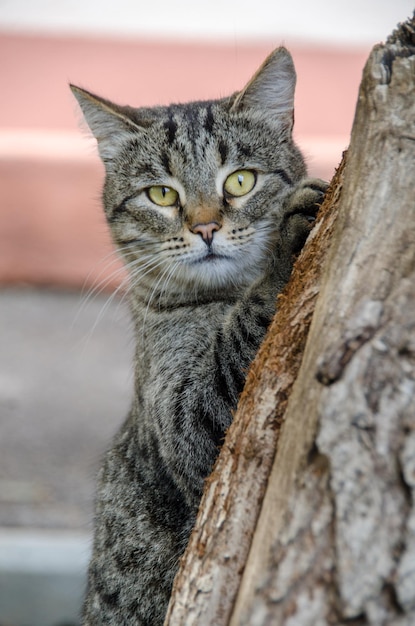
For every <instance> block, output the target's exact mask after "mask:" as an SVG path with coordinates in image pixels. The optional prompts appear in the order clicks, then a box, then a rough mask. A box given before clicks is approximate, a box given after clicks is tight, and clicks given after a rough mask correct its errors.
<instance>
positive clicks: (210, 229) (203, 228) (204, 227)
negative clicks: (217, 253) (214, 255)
mask: <svg viewBox="0 0 415 626" xmlns="http://www.w3.org/2000/svg"><path fill="white" fill-rule="evenodd" d="M220 228H221V226H220V224H218V222H209V223H208V224H194V225H193V226H192V227H191V229H190V230H191V231H192V233H195V235H200V236H201V237H202V239H203V241H204V242H205V244H206V245H208V246H210V245H211V244H212V241H213V233H215V232H216V231H217V230H220Z"/></svg>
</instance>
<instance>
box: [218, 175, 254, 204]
mask: <svg viewBox="0 0 415 626" xmlns="http://www.w3.org/2000/svg"><path fill="white" fill-rule="evenodd" d="M255 183H256V176H255V174H254V172H251V170H237V171H236V172H234V173H233V174H230V175H229V176H228V178H227V179H226V180H225V184H224V186H223V188H224V190H225V191H226V193H227V194H229V195H230V196H234V197H238V196H245V195H246V194H247V193H249V192H250V191H251V189H253V188H254V187H255Z"/></svg>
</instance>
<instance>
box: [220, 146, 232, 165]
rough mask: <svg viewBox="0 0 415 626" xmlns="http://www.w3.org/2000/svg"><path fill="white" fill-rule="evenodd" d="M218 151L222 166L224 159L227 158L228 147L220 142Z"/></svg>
mask: <svg viewBox="0 0 415 626" xmlns="http://www.w3.org/2000/svg"><path fill="white" fill-rule="evenodd" d="M218 150H219V155H220V160H221V164H222V165H224V164H225V163H226V159H227V158H228V152H229V150H228V146H227V145H226V143H225V142H224V141H222V140H221V141H219V145H218Z"/></svg>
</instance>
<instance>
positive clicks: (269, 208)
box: [74, 49, 305, 291]
mask: <svg viewBox="0 0 415 626" xmlns="http://www.w3.org/2000/svg"><path fill="white" fill-rule="evenodd" d="M294 84H295V73H294V68H293V65H292V61H291V57H290V56H289V55H288V53H287V52H286V51H285V50H282V49H279V50H278V51H276V52H275V53H274V54H273V55H271V57H269V58H268V59H267V61H266V62H265V64H264V66H263V67H262V68H261V69H260V70H259V72H258V73H257V74H256V75H255V76H254V78H253V79H252V81H251V82H250V83H249V84H248V85H247V87H246V88H245V90H244V91H242V92H241V93H240V94H237V95H236V96H233V97H231V98H227V99H224V100H218V101H213V102H199V103H189V104H184V105H173V106H170V107H158V108H154V109H130V108H127V107H118V106H116V105H113V104H111V103H109V102H107V101H103V100H102V99H99V98H97V97H96V96H92V95H91V94H88V93H86V92H84V91H81V90H78V89H75V90H74V91H75V95H76V96H77V98H78V100H79V101H80V104H81V106H82V109H83V111H84V114H85V117H86V119H87V121H88V123H89V125H90V127H91V129H92V130H93V132H94V134H95V136H96V138H97V139H98V145H99V149H100V154H101V157H102V159H103V161H104V163H105V166H106V182H105V190H104V205H105V211H106V215H107V219H108V221H109V223H110V225H111V229H112V233H113V237H114V240H115V241H116V243H117V244H118V246H119V248H120V250H121V252H122V254H123V255H124V256H125V258H126V260H127V266H128V267H129V269H130V274H131V277H132V281H133V283H134V281H144V282H145V283H148V284H149V285H152V286H153V288H154V285H155V282H156V283H157V281H158V284H159V285H160V289H165V288H166V285H167V284H169V285H170V286H173V285H174V286H176V287H177V286H180V287H181V288H186V289H189V288H190V289H194V290H195V291H199V290H204V289H209V290H211V289H217V288H223V287H226V286H229V287H231V286H234V285H236V286H237V285H246V284H249V283H250V282H252V280H254V279H255V277H256V276H257V275H258V274H259V273H260V272H261V270H262V269H263V267H264V264H265V263H266V262H267V259H268V257H269V255H270V254H271V247H270V239H271V237H272V233H273V232H274V231H275V229H276V228H277V227H278V225H279V224H278V221H279V220H280V219H282V215H281V203H282V200H283V198H284V197H285V196H286V194H287V193H288V192H289V191H290V189H291V188H292V186H293V184H295V183H296V182H297V181H298V180H299V179H300V178H301V177H303V176H304V174H305V167H304V163H303V160H302V157H301V155H300V153H299V152H298V150H297V149H296V148H295V146H294V145H293V143H292V138H291V128H292V114H293V94H294Z"/></svg>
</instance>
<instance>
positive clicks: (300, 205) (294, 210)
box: [285, 178, 328, 254]
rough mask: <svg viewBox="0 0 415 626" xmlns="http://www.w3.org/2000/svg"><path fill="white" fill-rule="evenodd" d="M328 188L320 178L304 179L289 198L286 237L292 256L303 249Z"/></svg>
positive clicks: (286, 207) (286, 212)
mask: <svg viewBox="0 0 415 626" xmlns="http://www.w3.org/2000/svg"><path fill="white" fill-rule="evenodd" d="M327 187H328V183H326V182H325V181H324V180H321V179H320V178H304V179H303V180H302V181H301V182H300V183H299V184H298V185H297V186H296V188H295V189H294V191H293V193H292V194H291V195H290V196H289V198H288V200H287V203H286V206H285V236H286V238H287V244H288V247H289V248H290V250H291V254H296V253H297V252H299V251H300V250H301V248H302V247H303V245H304V243H305V240H306V239H307V236H308V234H309V232H310V230H311V228H312V226H313V223H314V221H315V219H316V215H317V211H318V210H319V208H320V205H321V203H322V202H323V199H324V194H325V193H326V191H327Z"/></svg>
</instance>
